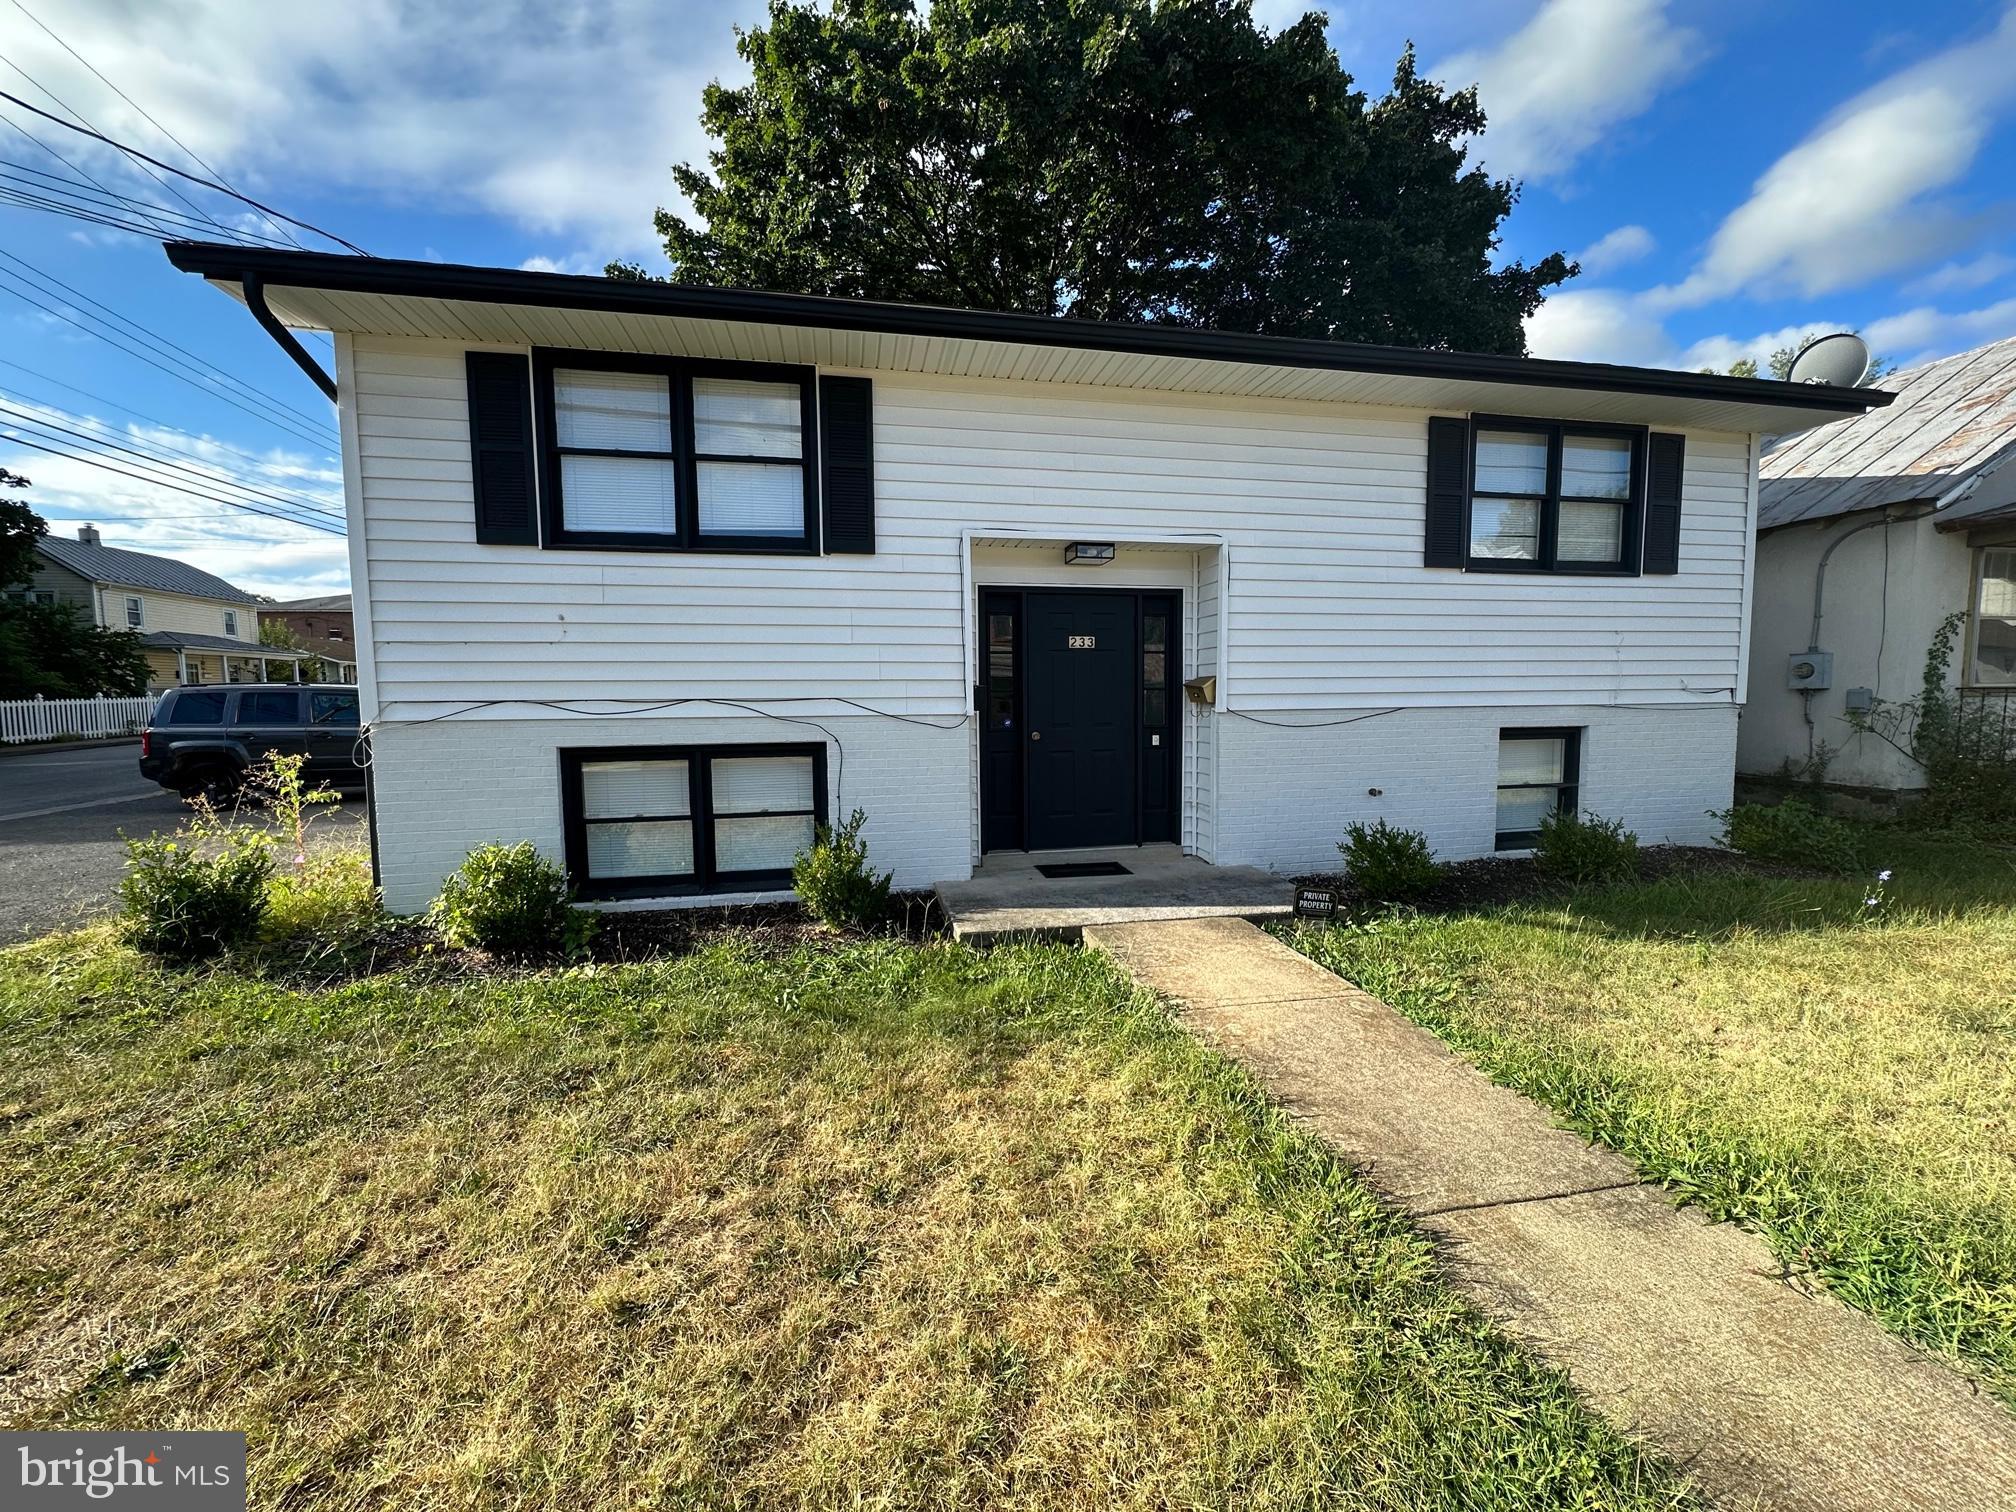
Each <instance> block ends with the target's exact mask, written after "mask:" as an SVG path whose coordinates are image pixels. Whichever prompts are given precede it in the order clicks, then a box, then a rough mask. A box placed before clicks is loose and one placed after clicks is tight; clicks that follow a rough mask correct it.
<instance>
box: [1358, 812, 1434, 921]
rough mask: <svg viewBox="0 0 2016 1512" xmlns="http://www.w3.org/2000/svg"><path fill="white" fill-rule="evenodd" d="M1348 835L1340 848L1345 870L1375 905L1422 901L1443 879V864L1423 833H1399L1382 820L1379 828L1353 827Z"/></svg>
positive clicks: (1377, 825) (1369, 825)
mask: <svg viewBox="0 0 2016 1512" xmlns="http://www.w3.org/2000/svg"><path fill="white" fill-rule="evenodd" d="M1344 834H1345V840H1344V842H1343V844H1341V845H1339V846H1338V847H1337V849H1338V850H1339V851H1341V852H1343V855H1344V870H1345V872H1346V874H1348V875H1349V877H1350V878H1351V881H1352V882H1353V883H1354V884H1355V885H1356V886H1357V888H1358V890H1359V891H1360V892H1362V893H1363V894H1364V895H1365V896H1366V897H1368V898H1370V899H1372V900H1374V901H1375V902H1379V903H1404V902H1406V901H1407V900H1408V899H1410V898H1418V897H1420V896H1421V895H1422V894H1423V893H1425V892H1428V891H1429V890H1430V889H1432V888H1433V887H1434V886H1435V884H1436V883H1437V882H1438V881H1440V880H1441V878H1442V867H1441V864H1440V863H1439V862H1438V861H1436V859H1435V853H1434V852H1433V851H1431V850H1429V848H1428V837H1427V836H1426V835H1424V834H1422V833H1421V832H1420V831H1419V830H1405V829H1395V828H1393V826H1392V825H1390V824H1388V823H1387V822H1386V821H1385V820H1384V819H1381V820H1379V821H1378V823H1376V824H1364V823H1358V824H1353V825H1350V826H1349V827H1348V828H1346V829H1345V831H1344Z"/></svg>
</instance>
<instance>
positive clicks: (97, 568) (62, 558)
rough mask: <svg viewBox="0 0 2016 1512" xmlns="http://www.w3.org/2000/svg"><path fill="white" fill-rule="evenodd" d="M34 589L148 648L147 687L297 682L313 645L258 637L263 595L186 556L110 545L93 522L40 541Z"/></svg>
mask: <svg viewBox="0 0 2016 1512" xmlns="http://www.w3.org/2000/svg"><path fill="white" fill-rule="evenodd" d="M35 552H36V558H37V560H36V565H35V576H34V578H33V580H32V581H31V582H30V584H29V585H28V590H27V591H28V594H29V595H30V596H31V597H33V598H36V599H38V600H40V601H42V602H44V603H70V604H75V605H76V606H77V607H78V608H80V609H82V610H84V611H85V612H86V613H87V614H89V615H90V616H91V618H92V620H93V621H94V622H95V623H97V624H99V625H102V626H104V627H105V628H106V629H108V630H132V631H135V632H136V633H138V635H139V636H140V640H141V644H142V645H144V646H145V647H146V648H147V691H148V692H150V693H158V692H160V691H161V690H162V689H163V688H172V687H175V686H177V685H178V684H182V683H215V682H252V681H260V682H264V681H267V680H269V679H271V678H274V677H278V678H280V679H282V680H294V679H297V678H298V677H299V675H300V664H301V662H302V660H303V659H304V657H305V656H306V654H307V653H305V652H301V651H289V650H284V649H282V648H280V647H277V646H262V645H260V644H259V600H258V599H256V598H254V597H253V596H252V595H251V594H249V593H247V592H246V591H245V590H244V589H243V588H238V587H234V586H233V585H232V584H230V583H227V582H225V581H224V579H222V578H220V577H214V576H212V575H211V574H210V573H207V572H204V571H202V570H201V569H200V568H196V567H191V566H190V565H189V564H188V563H187V562H178V561H176V560H175V559H174V558H173V557H164V556H155V555H153V554H151V553H149V552H145V551H127V550H124V549H122V548H120V547H116V546H107V545H106V544H105V543H104V541H103V539H102V538H101V537H100V535H99V532H98V527H97V526H95V525H80V526H78V527H77V539H76V540H74V541H72V540H66V539H63V538H61V537H58V536H44V537H43V538H42V540H41V541H40V542H38V543H37V544H36V547H35Z"/></svg>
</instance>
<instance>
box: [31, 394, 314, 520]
mask: <svg viewBox="0 0 2016 1512" xmlns="http://www.w3.org/2000/svg"><path fill="white" fill-rule="evenodd" d="M56 413H57V414H58V415H60V416H61V418H62V419H64V420H72V421H83V422H84V423H85V424H86V426H87V427H88V426H89V425H91V424H92V422H91V420H90V418H89V417H88V416H84V415H72V414H68V413H65V412H64V411H61V410H59V411H57V412H56ZM0 416H15V417H18V418H16V419H15V420H14V421H13V422H12V423H14V424H17V425H19V424H28V425H34V426H37V427H39V428H40V429H42V430H45V431H55V432H61V433H62V434H64V435H68V436H74V437H76V438H78V439H79V440H83V441H90V442H93V443H95V444H97V445H101V446H106V447H110V448H111V449H112V450H114V451H123V452H130V453H132V454H133V455H134V456H136V457H142V458H145V459H146V460H148V461H150V462H154V463H156V464H158V465H159V466H162V467H169V468H173V469H174V470H175V471H177V472H184V473H188V474H189V475H190V476H191V477H193V478H196V479H198V480H200V481H202V482H205V483H208V484H209V485H210V486H212V487H214V488H229V489H232V490H234V491H235V492H238V493H242V494H245V495H246V496H248V497H249V498H253V499H263V500H266V501H267V502H269V503H273V504H278V505H280V506H281V507H283V508H287V509H299V510H306V511H308V512H309V513H312V514H316V515H320V516H323V517H325V518H326V519H329V520H340V519H341V518H342V517H341V516H340V515H338V514H337V513H336V512H335V511H334V510H332V509H329V508H327V507H326V506H324V505H321V504H317V503H315V502H314V501H313V500H311V499H304V498H302V497H300V496H299V495H297V494H282V493H275V492H273V491H272V490H271V489H265V488H255V487H253V486H252V485H251V484H249V483H244V482H241V481H239V480H238V479H237V478H234V477H232V476H231V475H230V474H229V473H224V474H223V475H222V476H219V472H218V470H217V469H215V468H213V467H211V465H210V464H209V463H207V462H205V461H204V459H203V458H201V457H198V456H195V455H193V454H192V453H189V452H182V451H178V450H176V449H175V448H173V447H170V446H168V445H167V444H166V443H163V442H152V443H150V445H151V446H152V448H153V449H152V450H147V449H144V448H142V447H139V446H135V445H130V444H128V443H131V442H138V441H140V440H141V439H142V438H141V437H138V436H128V437H126V439H125V440H124V441H115V440H114V439H112V437H111V436H109V435H106V434H105V433H104V432H105V429H106V427H103V426H100V427H99V428H98V429H96V430H92V429H88V428H87V429H84V430H78V429H76V428H74V427H73V426H67V425H60V424H58V423H57V422H56V421H54V420H51V419H48V418H46V417H45V416H44V415H41V414H38V413H37V412H36V411H34V410H28V409H22V408H21V407H20V406H18V405H13V404H6V403H0ZM115 434H116V433H115ZM191 462H193V463H195V464H197V465H196V466H195V467H191V466H189V465H188V464H189V463H191Z"/></svg>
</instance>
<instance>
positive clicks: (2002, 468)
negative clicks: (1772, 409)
mask: <svg viewBox="0 0 2016 1512" xmlns="http://www.w3.org/2000/svg"><path fill="white" fill-rule="evenodd" d="M1887 382H1888V385H1889V386H1890V387H1892V388H1893V389H1894V390H1895V392H1896V395H1897V399H1896V402H1895V403H1894V404H1892V405H1890V406H1889V407H1888V408H1885V409H1877V410H1872V411H1871V412H1869V413H1868V414H1865V415H1862V416H1859V417H1854V418H1848V419H1842V420H1837V421H1835V422H1834V423H1832V424H1831V425H1826V426H1822V427H1820V428H1819V429H1815V430H1809V431H1807V432H1806V433H1804V434H1803V435H1800V436H1798V437H1796V438H1794V439H1791V440H1788V441H1785V442H1782V443H1780V444H1779V445H1777V446H1775V447H1773V448H1772V449H1771V450H1770V451H1768V452H1766V453H1765V456H1764V461H1763V467H1762V483H1761V490H1760V505H1759V522H1758V523H1759V536H1758V545H1757V607H1756V613H1755V626H1754V629H1753V631H1752V636H1751V666H1750V702H1749V704H1748V705H1747V706H1746V707H1745V709H1744V711H1743V722H1742V730H1741V736H1740V738H1739V740H1738V743H1737V764H1738V768H1739V770H1741V771H1743V772H1745V773H1752V774H1757V775H1765V776H1768V775H1774V774H1786V775H1793V776H1800V777H1805V778H1808V779H1818V780H1824V781H1825V782H1827V783H1829V784H1830V785H1838V786H1841V787H1847V788H1864V789H1877V790H1888V791H1897V790H1904V791H1908V790H1911V789H1914V788H1922V787H1923V786H1924V775H1923V773H1922V771H1921V770H1920V769H1919V767H1918V764H1917V763H1916V762H1915V761H1913V760H1912V759H1911V755H1910V720H1909V714H1908V711H1907V710H1904V709H1902V708H1901V707H1900V706H1901V705H1903V704H1904V703H1905V702H1906V701H1907V700H1909V699H1911V698H1913V697H1915V696H1916V695H1917V694H1918V693H1919V691H1920V690H1921V688H1922V687H1923V686H1924V678H1925V660H1926V652H1927V650H1928V649H1929V647H1930V646H1931V644H1932V638H1933V635H1934V634H1935V632H1937V630H1938V629H1939V626H1940V622H1941V621H1942V620H1944V619H1946V617H1947V616H1949V615H1951V614H1955V613H1961V612H1964V613H1966V614H1967V617H1968V618H1967V623H1966V624H1965V626H1964V627H1963V628H1962V631H1961V634H1960V637H1959V640H1958V643H1957V644H1956V646H1955V648H1954V654H1953V657H1952V660H1951V662H1950V664H1949V665H1948V667H1947V671H1946V678H1945V681H1946V683H1947V685H1948V686H1949V687H1953V688H1957V689H1959V690H1960V696H1961V697H1962V698H1963V699H1965V700H1967V701H1968V703H1969V704H1970V705H1973V706H1976V707H1978V708H1979V709H1980V710H1981V712H1982V713H1983V715H1984V716H1986V717H1990V718H1993V719H1996V720H1998V721H2003V722H2005V723H2006V727H2007V728H2009V729H2011V730H2016V466H2011V465H2007V464H2010V463H2011V462H2016V338H2012V339H2011V340H2008V341H1999V342H1996V343H1995V344H1994V345H1992V346H1985V347H1982V348H1980V349H1979V350H1977V351H1972V352H1963V353H1961V354H1960V355H1959V356H1957V357H1947V358H1944V359H1942V360H1941V361H1938V362H1933V363H1928V364H1926V365H1925V366H1923V367H1919V368H1914V369H1912V370H1911V371H1909V372H1905V373H1899V374H1896V375H1895V376H1894V377H1892V378H1891V379H1889V380H1887Z"/></svg>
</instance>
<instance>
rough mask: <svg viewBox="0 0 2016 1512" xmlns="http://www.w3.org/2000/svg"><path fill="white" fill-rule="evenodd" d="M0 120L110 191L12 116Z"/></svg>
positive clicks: (157, 232) (82, 175) (67, 166)
mask: <svg viewBox="0 0 2016 1512" xmlns="http://www.w3.org/2000/svg"><path fill="white" fill-rule="evenodd" d="M0 121H5V122H6V123H7V124H8V125H9V126H12V127H13V128H14V129H15V130H16V131H18V132H20V133H21V135H23V136H24V137H26V138H28V140H29V141H31V142H33V143H34V144H35V145H36V146H37V147H40V148H41V149H42V150H43V151H44V152H46V153H48V154H49V156H51V157H52V158H54V159H56V161H57V162H59V163H61V164H62V165H63V166H64V167H65V168H68V169H69V170H70V171H71V172H72V173H74V174H76V175H77V176H78V177H79V178H81V179H83V180H84V181H85V182H86V183H90V184H96V185H97V186H98V187H99V188H100V189H103V190H105V192H106V193H108V194H109V193H111V192H112V191H111V189H110V188H109V187H108V186H107V185H106V183H105V182H104V180H102V179H100V178H97V177H96V176H94V175H92V174H90V173H87V172H85V170H84V169H82V168H80V167H79V166H78V165H77V164H76V163H75V162H73V161H71V160H70V159H69V158H67V157H65V156H63V154H62V153H60V152H58V151H57V150H56V149H55V148H54V147H51V146H50V145H49V144H48V143H47V142H45V141H43V140H42V138H40V137H38V136H37V135H35V133H34V132H32V131H30V130H29V129H28V128H27V127H26V126H23V125H22V124H21V123H20V122H19V121H17V120H15V119H14V118H13V117H12V116H0ZM147 234H149V235H157V236H158V235H159V234H160V229H159V227H156V228H155V229H154V230H153V231H151V232H149V233H147Z"/></svg>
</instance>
